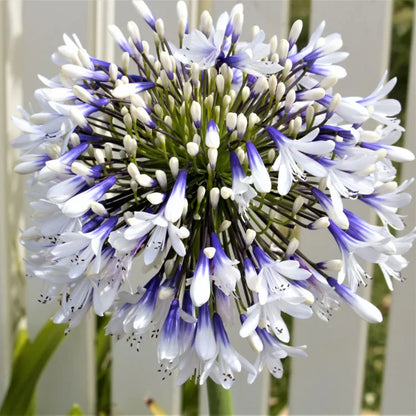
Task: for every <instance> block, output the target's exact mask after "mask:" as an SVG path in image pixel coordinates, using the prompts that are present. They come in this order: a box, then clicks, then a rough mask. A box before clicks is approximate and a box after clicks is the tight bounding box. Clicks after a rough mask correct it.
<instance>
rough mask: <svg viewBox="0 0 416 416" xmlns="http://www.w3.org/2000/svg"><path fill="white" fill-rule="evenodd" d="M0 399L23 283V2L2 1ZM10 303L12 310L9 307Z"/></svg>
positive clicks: (0, 42) (5, 386)
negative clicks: (16, 117) (18, 116)
mask: <svg viewBox="0 0 416 416" xmlns="http://www.w3.org/2000/svg"><path fill="white" fill-rule="evenodd" d="M0 22H1V23H0V25H1V28H2V37H1V38H0V91H2V96H1V101H0V126H1V136H0V158H1V159H0V230H1V233H0V294H1V302H0V345H1V348H0V374H1V377H0V402H1V401H2V399H3V396H4V393H5V392H6V389H7V385H8V381H9V377H10V363H11V356H12V343H13V339H12V333H13V329H14V328H13V327H14V325H15V324H16V318H17V317H18V315H19V312H20V311H19V308H20V309H21V308H22V304H23V301H22V300H21V299H19V295H20V294H21V286H22V282H21V280H22V279H20V280H19V273H18V268H19V264H20V263H19V262H18V261H16V259H17V257H18V249H17V240H18V238H17V233H18V227H19V222H20V221H21V215H19V212H21V211H20V210H19V209H16V208H17V207H19V206H21V192H20V189H21V182H22V181H21V180H20V178H17V177H16V176H17V175H14V173H13V165H14V163H15V160H16V152H14V151H11V149H10V138H11V137H12V136H14V135H16V133H17V130H16V129H15V128H14V126H13V124H12V122H11V115H12V114H13V113H14V112H15V108H16V106H17V104H18V103H19V101H20V100H21V99H22V85H21V79H20V76H21V71H22V61H21V58H22V56H23V54H22V51H21V48H20V45H21V37H22V30H23V28H22V2H21V1H20V0H16V1H13V2H12V1H2V2H1V4H0ZM12 306H13V309H11V308H12Z"/></svg>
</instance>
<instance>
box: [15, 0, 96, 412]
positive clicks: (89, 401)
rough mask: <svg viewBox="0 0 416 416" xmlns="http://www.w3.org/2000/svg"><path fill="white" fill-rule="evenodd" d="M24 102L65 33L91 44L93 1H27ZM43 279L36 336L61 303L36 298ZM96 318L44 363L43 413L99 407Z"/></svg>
mask: <svg viewBox="0 0 416 416" xmlns="http://www.w3.org/2000/svg"><path fill="white" fill-rule="evenodd" d="M23 23H24V33H23V41H22V44H21V46H20V47H21V48H22V50H23V51H24V63H25V65H24V72H23V83H24V101H23V103H25V104H24V106H25V107H26V106H27V103H29V102H31V103H32V104H34V107H35V109H36V102H35V100H34V98H33V91H34V90H35V89H36V88H40V87H41V83H40V81H39V80H38V79H37V76H36V74H37V73H40V74H42V75H45V76H46V77H52V76H55V75H56V74H57V73H58V72H59V70H58V67H56V66H55V65H54V64H53V63H52V62H51V60H50V56H51V54H52V53H53V52H54V51H55V50H56V48H57V47H58V46H59V45H62V35H63V33H67V34H68V35H69V36H71V35H72V34H73V33H76V34H77V35H78V37H79V39H80V40H81V42H82V43H83V44H84V45H85V47H88V31H87V28H88V27H89V24H90V21H89V13H88V2H87V1H81V2H75V3H74V2H73V1H70V0H59V1H54V2H51V1H45V0H43V1H41V0H32V1H25V2H23ZM41 288H43V286H42V284H41V283H40V282H39V281H33V280H29V281H28V282H27V287H26V298H27V303H26V304H27V314H28V325H29V331H30V334H31V335H32V336H33V335H34V334H36V333H37V332H38V330H39V329H40V327H42V326H43V324H44V323H45V322H46V321H47V320H48V319H49V318H50V316H52V315H53V314H54V313H55V311H56V309H57V305H56V304H53V305H49V306H50V307H49V308H48V307H47V306H42V305H40V304H39V303H38V302H37V301H36V299H37V296H38V293H39V292H40V290H41ZM94 366H95V359H94V320H93V319H92V317H89V319H87V320H86V322H84V323H83V324H82V325H80V326H79V327H78V328H76V329H74V330H73V331H71V333H70V334H69V335H68V337H67V338H66V339H65V340H64V341H63V343H62V345H61V347H60V348H59V349H58V351H57V352H56V354H55V355H54V357H53V358H52V359H51V362H50V363H49V365H48V366H47V368H46V369H45V372H44V374H43V375H42V377H41V380H40V382H39V386H38V395H37V399H38V400H37V406H38V413H39V414H66V413H67V412H69V410H70V409H71V408H72V405H73V404H74V403H78V404H79V405H80V406H81V408H82V410H83V411H84V412H85V413H86V414H93V413H95V407H94V406H95V368H94Z"/></svg>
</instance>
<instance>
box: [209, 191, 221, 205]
mask: <svg viewBox="0 0 416 416" xmlns="http://www.w3.org/2000/svg"><path fill="white" fill-rule="evenodd" d="M209 200H210V202H211V206H212V208H214V209H215V208H217V206H218V202H219V200H220V190H219V189H218V188H217V187H215V188H212V189H211V191H210V192H209Z"/></svg>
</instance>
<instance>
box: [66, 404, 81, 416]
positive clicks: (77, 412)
mask: <svg viewBox="0 0 416 416" xmlns="http://www.w3.org/2000/svg"><path fill="white" fill-rule="evenodd" d="M68 416H84V413H83V412H82V410H81V408H80V407H79V406H78V405H77V404H74V405H73V406H72V409H71V410H70V411H69V413H68Z"/></svg>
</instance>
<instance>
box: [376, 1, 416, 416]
mask: <svg viewBox="0 0 416 416" xmlns="http://www.w3.org/2000/svg"><path fill="white" fill-rule="evenodd" d="M415 23H416V8H415V10H414V18H413V39H412V46H411V62H410V69H409V85H408V89H407V91H408V100H407V103H408V104H407V105H408V107H407V117H406V136H405V145H406V147H407V148H408V149H410V150H412V151H413V153H415V154H416V117H415V115H416V25H415ZM399 82H400V80H399ZM402 172H403V175H402V177H403V178H409V177H416V166H415V163H414V162H413V163H409V164H406V165H404V168H403V171H402ZM411 192H412V194H413V203H412V204H411V206H410V207H407V208H406V210H403V211H404V212H403V213H404V214H405V215H407V218H406V223H407V226H408V227H409V229H411V228H413V227H414V226H415V225H416V215H415V199H414V198H415V197H416V195H415V185H414V184H413V185H412V188H411ZM406 257H407V258H408V259H409V260H410V262H412V263H411V264H410V265H409V267H408V268H406V269H405V270H404V272H403V277H404V278H405V279H406V282H404V283H402V284H396V285H395V288H394V292H393V294H392V307H391V312H390V317H389V332H388V338H387V354H386V366H385V373H384V386H383V395H382V413H383V414H406V415H413V414H416V394H415V387H416V310H415V296H416V279H415V272H414V270H415V264H414V262H415V260H416V250H415V247H413V248H412V250H411V251H410V252H409V253H407V255H406Z"/></svg>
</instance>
